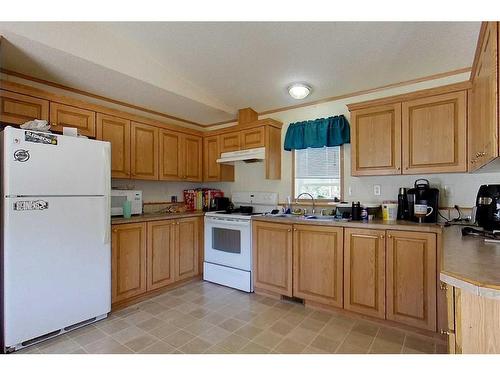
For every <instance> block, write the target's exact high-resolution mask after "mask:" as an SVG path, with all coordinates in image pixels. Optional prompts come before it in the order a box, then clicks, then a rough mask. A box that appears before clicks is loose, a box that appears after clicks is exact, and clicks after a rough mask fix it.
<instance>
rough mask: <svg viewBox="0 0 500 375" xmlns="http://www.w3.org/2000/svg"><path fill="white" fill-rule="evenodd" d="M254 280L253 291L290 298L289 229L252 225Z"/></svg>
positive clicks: (287, 227)
mask: <svg viewBox="0 0 500 375" xmlns="http://www.w3.org/2000/svg"><path fill="white" fill-rule="evenodd" d="M252 242H253V245H252V246H253V271H254V272H253V277H254V285H255V287H256V288H260V289H262V290H266V291H269V292H272V293H278V294H281V295H285V296H289V297H291V296H292V265H293V258H292V225H289V224H275V223H265V222H254V223H253V225H252Z"/></svg>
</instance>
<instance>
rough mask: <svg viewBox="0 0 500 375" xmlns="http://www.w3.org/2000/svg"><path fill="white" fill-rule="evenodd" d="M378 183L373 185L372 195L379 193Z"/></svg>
mask: <svg viewBox="0 0 500 375" xmlns="http://www.w3.org/2000/svg"><path fill="white" fill-rule="evenodd" d="M380 190H381V188H380V185H373V195H377V196H378V195H380Z"/></svg>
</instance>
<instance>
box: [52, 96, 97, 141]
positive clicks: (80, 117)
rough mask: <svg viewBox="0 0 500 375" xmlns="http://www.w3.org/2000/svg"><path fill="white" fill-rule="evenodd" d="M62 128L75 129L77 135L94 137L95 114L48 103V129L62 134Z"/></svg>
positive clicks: (86, 110) (85, 110) (81, 109)
mask: <svg viewBox="0 0 500 375" xmlns="http://www.w3.org/2000/svg"><path fill="white" fill-rule="evenodd" d="M63 127H70V128H77V129H78V133H79V134H81V135H86V136H87V137H95V135H96V131H95V112H94V111H89V110H88V109H83V108H77V107H72V106H69V105H65V104H60V103H55V102H50V129H51V130H55V131H60V132H62V130H63Z"/></svg>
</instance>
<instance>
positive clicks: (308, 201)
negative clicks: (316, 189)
mask: <svg viewBox="0 0 500 375" xmlns="http://www.w3.org/2000/svg"><path fill="white" fill-rule="evenodd" d="M339 147H340V148H339V158H340V159H339V160H340V198H339V199H340V201H343V200H344V145H340V146H339ZM295 201H296V199H295V150H293V151H292V202H295ZM298 202H301V203H305V204H312V200H311V198H301V199H299V200H298ZM329 202H334V200H333V199H315V200H314V203H315V204H321V203H329Z"/></svg>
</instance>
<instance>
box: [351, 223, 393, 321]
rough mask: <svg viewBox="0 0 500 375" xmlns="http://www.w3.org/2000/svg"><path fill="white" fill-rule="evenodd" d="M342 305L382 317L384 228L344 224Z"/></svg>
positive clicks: (383, 305)
mask: <svg viewBox="0 0 500 375" xmlns="http://www.w3.org/2000/svg"><path fill="white" fill-rule="evenodd" d="M344 308H345V309H346V310H350V311H355V312H358V313H361V314H364V315H371V316H374V317H377V318H380V319H385V231H384V230H371V229H355V228H345V231H344Z"/></svg>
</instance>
